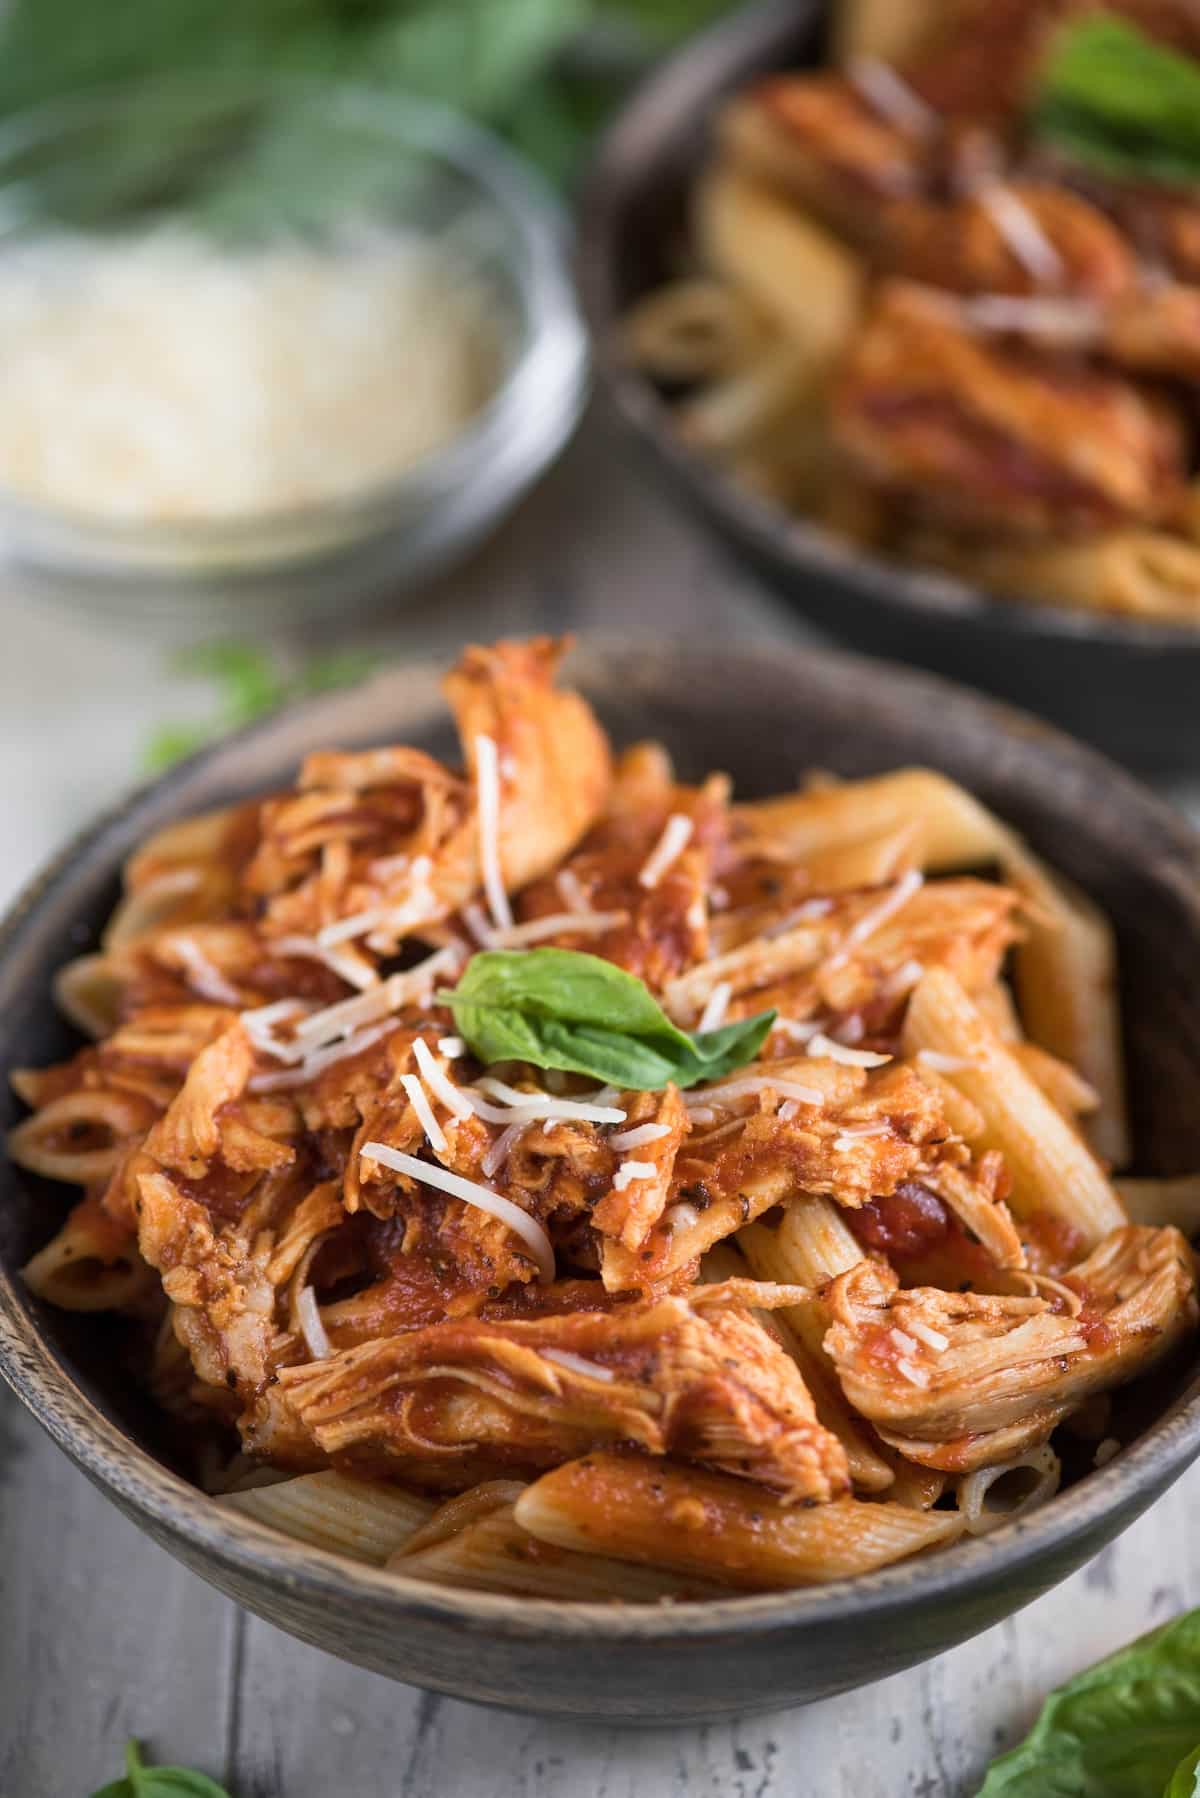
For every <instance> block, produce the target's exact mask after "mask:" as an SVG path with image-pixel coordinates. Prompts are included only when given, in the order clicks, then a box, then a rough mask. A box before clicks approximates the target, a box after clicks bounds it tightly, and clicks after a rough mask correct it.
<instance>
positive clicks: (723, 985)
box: [696, 980, 733, 1036]
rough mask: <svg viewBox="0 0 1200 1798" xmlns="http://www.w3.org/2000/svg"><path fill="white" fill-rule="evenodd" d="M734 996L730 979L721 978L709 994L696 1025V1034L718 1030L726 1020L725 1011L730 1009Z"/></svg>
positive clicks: (701, 1034)
mask: <svg viewBox="0 0 1200 1798" xmlns="http://www.w3.org/2000/svg"><path fill="white" fill-rule="evenodd" d="M732 998H733V987H732V986H731V985H730V983H729V981H728V980H719V981H718V982H717V984H716V986H714V987H713V990H712V992H711V993H710V994H709V995H708V999H707V1002H706V1003H705V1007H704V1010H703V1011H702V1012H701V1013H700V1021H699V1023H698V1024H697V1025H696V1034H697V1035H698V1036H703V1035H704V1032H705V1031H706V1030H717V1029H719V1028H720V1026H721V1025H722V1024H723V1023H724V1022H725V1013H726V1012H727V1011H728V1010H729V1001H730V1000H731V999H732Z"/></svg>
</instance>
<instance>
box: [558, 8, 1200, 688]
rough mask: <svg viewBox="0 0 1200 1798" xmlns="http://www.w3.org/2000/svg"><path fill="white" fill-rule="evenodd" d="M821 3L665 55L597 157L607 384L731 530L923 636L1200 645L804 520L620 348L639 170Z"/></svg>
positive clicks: (601, 330) (742, 15) (738, 21)
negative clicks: (943, 628)
mask: <svg viewBox="0 0 1200 1798" xmlns="http://www.w3.org/2000/svg"><path fill="white" fill-rule="evenodd" d="M823 10H824V9H823V5H822V0H754V3H753V4H751V5H748V6H743V7H739V8H738V9H737V10H736V11H735V12H732V13H729V14H726V15H724V16H723V17H722V18H720V19H718V20H717V21H716V23H715V24H712V25H710V26H709V27H708V28H707V29H706V30H704V31H702V32H700V33H698V34H697V35H696V36H694V37H691V38H689V39H688V40H687V42H686V43H685V44H683V45H682V46H681V47H680V48H679V49H677V50H675V51H674V52H672V53H671V54H670V55H669V56H667V57H665V58H664V59H663V60H662V61H661V62H660V63H659V64H657V65H656V66H655V67H654V68H653V69H652V70H651V71H650V72H649V73H648V74H647V75H646V76H645V77H644V78H643V80H642V81H641V82H640V83H639V84H638V85H637V86H636V87H635V88H634V90H633V92H632V93H631V94H630V96H629V98H628V99H627V100H626V101H625V102H624V104H623V105H622V106H621V107H620V109H619V110H618V111H617V113H616V114H615V116H614V117H613V119H612V120H611V121H610V123H609V124H608V126H607V127H606V129H605V130H604V132H603V133H602V135H601V137H600V139H599V141H598V143H597V144H596V147H595V149H594V150H593V152H592V154H591V156H590V157H589V159H588V163H587V166H586V169H585V171H584V175H583V179H582V182H581V185H580V190H579V203H578V208H577V217H578V227H579V228H578V243H577V249H576V257H575V267H576V283H577V286H578V289H579V294H580V299H581V301H582V305H583V313H584V317H585V319H586V321H587V324H588V327H589V329H590V331H591V337H592V357H593V363H594V366H595V370H596V373H597V375H598V377H599V381H600V384H601V385H602V386H603V388H604V389H605V390H606V392H607V393H608V395H609V396H610V397H611V399H612V400H613V402H614V404H615V407H616V410H617V412H618V414H619V415H620V417H621V419H622V420H623V422H624V423H625V424H626V425H627V426H628V427H629V428H630V429H631V430H632V431H633V432H634V434H635V435H636V436H637V437H638V438H639V439H641V440H644V441H646V442H648V444H649V445H650V447H651V448H652V449H653V450H654V452H655V454H656V455H657V456H658V457H659V458H660V460H661V461H662V462H663V463H665V464H666V466H667V469H668V470H669V472H670V474H671V477H672V478H673V480H674V481H675V482H676V483H677V484H679V486H680V487H681V488H682V489H683V490H684V491H685V492H689V493H692V494H695V495H698V496H699V497H700V498H701V499H702V501H703V504H704V506H705V508H706V510H707V511H709V512H710V513H711V514H713V515H714V516H715V518H716V519H717V521H718V522H719V524H720V525H721V527H722V529H723V530H725V531H727V532H729V534H730V535H731V536H733V537H734V538H735V539H740V540H741V542H743V543H746V544H749V545H750V547H751V548H752V549H754V550H755V551H758V552H760V553H762V554H764V555H767V556H770V557H771V558H772V559H774V560H776V561H780V560H783V561H786V562H790V563H791V564H792V565H793V567H794V568H795V569H796V571H797V573H801V574H812V573H818V574H823V575H827V576H830V577H833V578H835V579H839V580H842V581H853V583H854V584H855V585H856V586H857V587H858V588H860V589H861V590H865V592H866V593H867V594H868V596H869V597H870V598H871V599H872V600H873V601H875V602H876V603H880V604H883V605H886V606H889V607H890V608H892V609H893V610H894V611H897V612H900V613H905V614H907V615H908V616H909V617H910V619H911V621H912V623H913V625H914V626H915V627H919V626H920V625H921V624H922V623H923V622H928V621H929V620H930V619H932V618H937V619H942V620H945V619H953V621H954V622H955V623H956V624H977V625H981V626H984V627H986V628H989V629H995V630H997V631H1000V632H1005V631H1007V632H1009V633H1011V634H1012V635H1013V636H1015V637H1018V638H1025V639H1026V640H1027V641H1028V642H1029V644H1030V647H1031V648H1032V647H1033V645H1035V644H1036V643H1037V642H1038V641H1039V640H1043V639H1045V638H1046V637H1047V636H1050V637H1057V638H1062V639H1063V640H1064V641H1065V642H1067V643H1071V642H1077V643H1078V642H1088V643H1101V644H1104V645H1105V646H1107V647H1108V648H1110V649H1120V650H1123V651H1125V652H1126V653H1128V652H1130V651H1131V650H1132V651H1134V652H1135V653H1138V654H1146V655H1160V654H1161V653H1162V652H1163V651H1174V652H1175V653H1178V652H1179V651H1181V650H1185V649H1188V650H1192V651H1195V650H1197V649H1200V628H1192V627H1189V626H1187V625H1182V624H1168V623H1164V622H1161V621H1158V620H1153V619H1145V618H1136V617H1132V616H1131V617H1125V616H1122V615H1121V614H1119V613H1111V612H1086V611H1078V610H1072V609H1071V608H1069V607H1067V606H1060V605H1051V604H1049V603H1046V604H1038V603H1036V602H1034V601H1032V600H1023V599H1018V598H1016V597H1013V598H1001V597H998V596H997V595H995V594H992V593H989V592H988V590H987V589H986V587H983V586H981V585H979V584H977V583H975V582H973V581H969V580H966V579H964V578H962V577H961V576H957V575H953V574H948V573H943V572H942V571H941V570H939V569H936V568H927V567H924V566H922V565H917V564H914V565H912V566H910V565H907V564H905V563H903V562H899V561H895V562H893V561H889V560H888V559H887V558H886V557H884V556H879V555H875V554H872V553H871V552H870V551H869V550H866V549H862V548H860V547H858V546H857V545H855V544H853V543H852V542H851V541H850V540H849V539H848V538H844V537H839V536H838V535H837V534H836V533H835V532H833V531H830V530H828V529H827V528H826V527H825V526H824V525H822V524H819V523H818V522H817V521H816V520H814V519H811V518H808V517H807V516H805V515H804V514H802V513H796V514H792V513H789V512H786V511H785V510H784V509H783V507H782V506H776V505H774V504H772V503H771V502H770V501H769V500H766V499H763V498H761V497H760V496H759V495H757V494H755V493H752V492H749V491H748V490H746V489H743V488H740V487H738V486H737V485H736V483H735V482H734V481H733V480H731V479H730V478H729V477H728V476H727V475H725V474H723V473H722V472H721V470H720V469H719V468H717V467H716V466H715V465H714V464H712V463H709V462H706V461H705V460H704V459H703V457H701V456H700V455H698V454H696V453H695V452H694V451H691V450H689V449H688V448H687V447H686V445H685V444H684V443H683V442H682V441H681V440H680V437H679V434H678V432H677V431H676V430H675V429H674V427H673V425H672V423H671V415H670V411H669V408H668V407H667V405H666V403H665V402H664V401H663V399H662V398H661V396H660V395H659V393H658V391H657V389H656V388H655V386H654V383H653V382H652V381H651V380H650V379H649V378H648V377H647V376H645V375H643V374H641V373H640V372H639V371H638V370H637V369H635V368H634V367H633V366H632V364H631V363H629V361H628V360H627V359H626V358H625V356H624V355H623V354H622V350H621V312H620V308H619V306H618V304H617V295H616V285H617V282H616V277H617V266H618V265H617V258H616V248H615V240H616V236H617V230H618V226H619V223H620V220H621V216H622V214H623V212H624V208H625V204H626V200H627V196H628V190H629V185H630V175H629V171H630V170H631V169H637V168H642V169H644V167H645V163H646V155H647V146H648V145H649V146H650V147H651V151H652V152H653V150H654V149H655V148H656V147H658V148H660V147H661V138H662V133H661V131H660V130H659V129H658V120H659V118H660V116H661V115H663V114H664V113H665V114H666V115H667V116H668V117H669V118H672V119H673V118H675V117H677V115H678V113H679V111H680V103H681V102H682V101H684V100H685V99H686V100H687V101H688V102H689V104H694V103H695V101H696V98H697V95H698V94H699V95H701V96H702V102H701V103H702V105H703V107H704V110H705V111H706V112H709V113H711V109H712V105H713V101H714V98H715V97H716V94H717V92H718V91H719V90H721V89H722V88H723V87H724V86H725V85H726V83H727V81H728V76H729V71H730V69H731V68H732V67H733V66H735V65H736V66H737V68H738V69H739V70H741V69H742V68H743V66H744V67H745V68H746V69H750V68H755V69H758V70H760V71H761V72H763V73H765V72H767V71H768V70H770V69H775V68H782V67H785V66H787V55H786V51H787V48H788V46H789V45H790V44H791V43H792V42H794V40H795V39H796V38H797V37H798V36H800V35H801V34H802V33H804V32H805V31H811V30H812V29H814V27H815V26H817V25H819V23H820V21H821V18H822V14H823Z"/></svg>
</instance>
